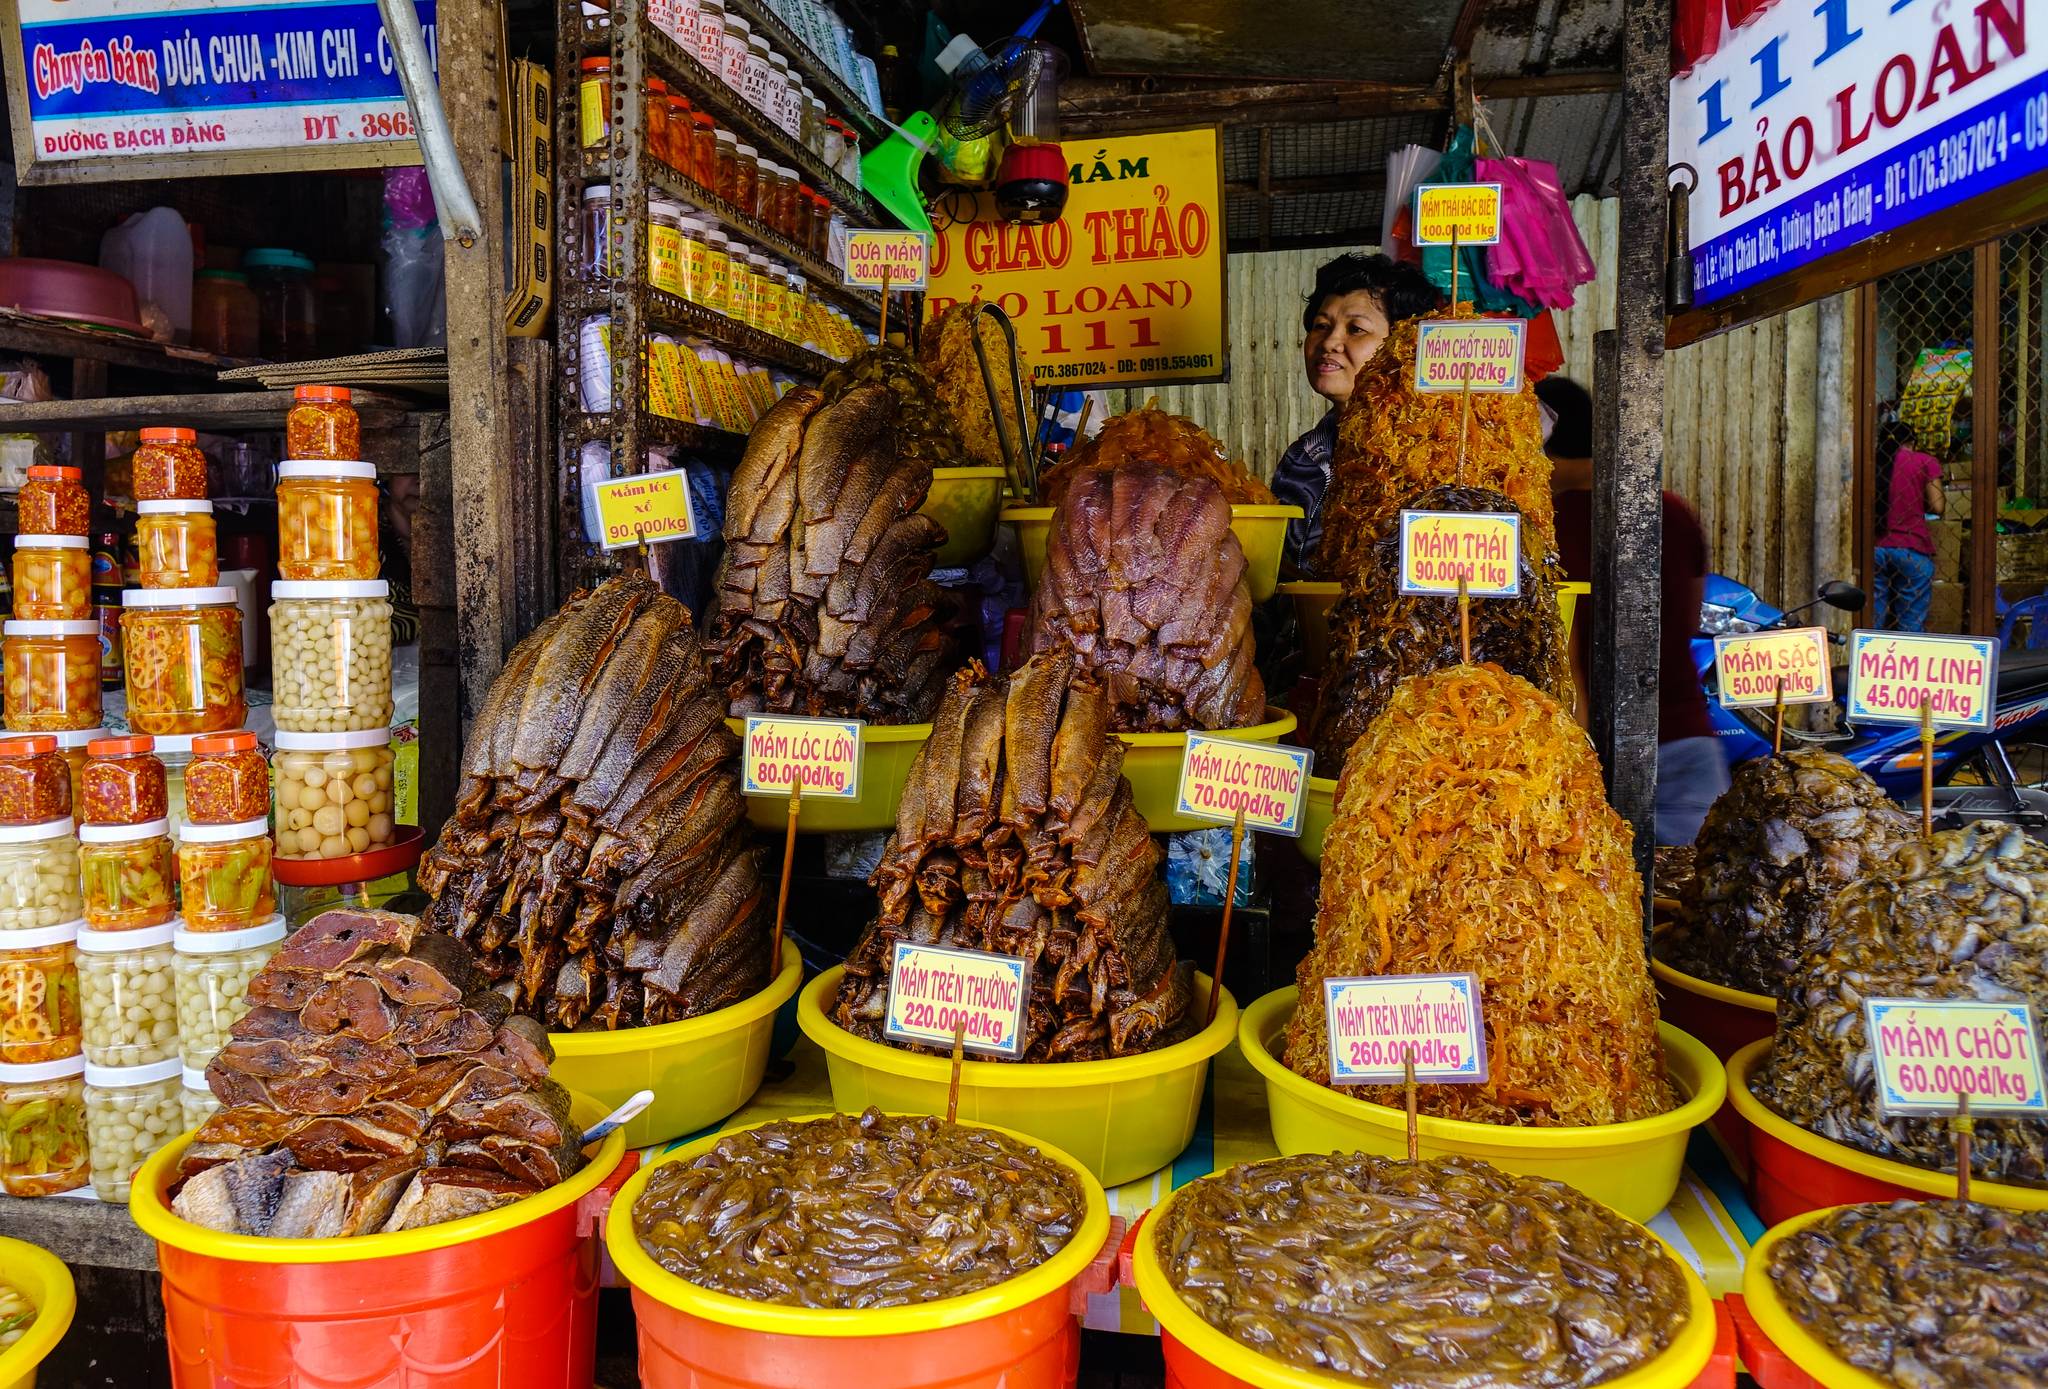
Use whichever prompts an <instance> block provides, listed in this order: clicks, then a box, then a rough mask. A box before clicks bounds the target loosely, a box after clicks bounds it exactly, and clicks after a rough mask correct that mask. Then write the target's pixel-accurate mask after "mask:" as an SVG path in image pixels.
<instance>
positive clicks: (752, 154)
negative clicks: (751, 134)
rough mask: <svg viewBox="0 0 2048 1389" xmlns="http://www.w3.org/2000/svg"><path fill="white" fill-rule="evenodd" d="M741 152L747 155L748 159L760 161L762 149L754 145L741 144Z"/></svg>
mask: <svg viewBox="0 0 2048 1389" xmlns="http://www.w3.org/2000/svg"><path fill="white" fill-rule="evenodd" d="M740 153H741V154H742V155H744V156H746V157H747V158H748V159H751V160H753V161H755V162H756V163H759V162H760V159H761V151H759V150H757V149H755V148H754V147H753V146H752V145H741V146H740Z"/></svg>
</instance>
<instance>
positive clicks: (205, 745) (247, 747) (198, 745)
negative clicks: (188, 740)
mask: <svg viewBox="0 0 2048 1389" xmlns="http://www.w3.org/2000/svg"><path fill="white" fill-rule="evenodd" d="M255 746H256V735H255V734H253V733H250V732H248V731H246V730H244V731H242V732H239V733H215V734H212V735H210V736H208V737H205V738H194V739H193V740H192V751H193V753H194V754H195V755H196V754H199V753H209V752H248V751H251V750H252V749H254V748H255Z"/></svg>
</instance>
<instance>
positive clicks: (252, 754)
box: [185, 732, 270, 825]
mask: <svg viewBox="0 0 2048 1389" xmlns="http://www.w3.org/2000/svg"><path fill="white" fill-rule="evenodd" d="M269 814H270V764H269V763H268V762H266V761H264V759H263V754H262V753H261V752H259V751H258V750H257V748H256V735H255V734H253V733H246V732H235V733H216V734H213V735H211V736H210V737H205V738H194V739H193V740H192V761H191V763H190V765H188V766H187V767H186V768H185V820H186V822H187V823H188V824H194V825H233V824H239V823H241V822H242V821H244V820H259V821H260V820H262V819H264V818H265V817H267V816H268V815H269Z"/></svg>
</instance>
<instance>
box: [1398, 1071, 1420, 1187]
mask: <svg viewBox="0 0 2048 1389" xmlns="http://www.w3.org/2000/svg"><path fill="white" fill-rule="evenodd" d="M1401 1088H1402V1089H1403V1090H1404V1091H1405V1092H1406V1098H1407V1106H1408V1161H1410V1162H1415V1161H1417V1160H1419V1159H1420V1158H1421V1156H1422V1135H1421V1133H1420V1132H1419V1131H1418V1128H1417V1125H1416V1120H1415V1048H1414V1047H1409V1048H1408V1049H1407V1050H1406V1051H1404V1052H1402V1053H1401Z"/></svg>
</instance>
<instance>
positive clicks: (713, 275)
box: [698, 246, 732, 313]
mask: <svg viewBox="0 0 2048 1389" xmlns="http://www.w3.org/2000/svg"><path fill="white" fill-rule="evenodd" d="M698 302H699V303H701V304H702V305H703V306H704V307H705V308H707V309H710V310H712V311H713V312H715V313H728V312H730V311H731V308H732V257H731V256H730V255H728V254H726V253H725V252H724V251H721V250H719V249H718V248H717V247H716V246H706V247H705V248H704V289H703V292H702V294H701V295H699V297H698Z"/></svg>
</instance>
